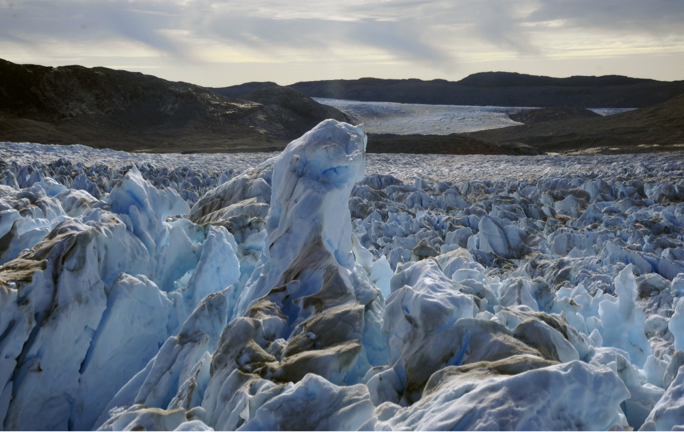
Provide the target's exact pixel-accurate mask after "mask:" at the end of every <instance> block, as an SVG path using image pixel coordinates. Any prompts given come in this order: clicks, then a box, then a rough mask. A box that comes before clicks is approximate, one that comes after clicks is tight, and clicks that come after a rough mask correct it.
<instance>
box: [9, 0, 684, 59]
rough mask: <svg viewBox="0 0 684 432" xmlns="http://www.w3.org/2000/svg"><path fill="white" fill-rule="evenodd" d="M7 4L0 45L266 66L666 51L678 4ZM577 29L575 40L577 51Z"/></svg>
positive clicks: (681, 6) (680, 17)
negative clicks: (607, 49) (642, 41)
mask: <svg viewBox="0 0 684 432" xmlns="http://www.w3.org/2000/svg"><path fill="white" fill-rule="evenodd" d="M13 2H14V3H13V8H11V9H10V8H9V5H10V3H9V2H8V1H7V0H0V22H1V24H0V48H2V47H3V46H9V44H14V45H13V46H17V44H18V45H21V46H24V47H27V48H30V49H31V50H34V51H36V50H37V51H40V47H45V46H49V50H51V52H53V51H54V50H55V49H56V50H57V51H60V50H63V51H65V52H66V51H69V52H82V55H81V58H82V57H87V56H88V55H93V52H94V51H95V52H96V51H97V50H98V49H100V51H101V52H99V53H97V54H98V56H99V58H102V57H106V55H107V54H111V55H115V53H112V52H109V51H107V50H106V49H105V48H104V47H106V46H111V44H115V43H119V42H120V43H122V44H123V43H125V44H128V45H126V47H127V48H125V49H124V50H128V49H129V48H128V47H129V46H130V44H133V45H135V46H138V47H140V50H142V51H141V52H143V51H144V52H145V53H147V54H144V55H151V56H160V57H164V58H167V59H171V60H172V59H177V60H180V59H183V60H186V61H195V62H202V61H207V59H206V58H205V57H202V56H201V55H199V54H198V53H200V52H202V50H203V49H204V48H205V47H206V46H208V45H211V46H223V47H226V48H229V49H231V50H234V51H235V50H242V51H244V52H252V53H259V57H260V58H263V57H269V58H270V59H272V61H275V62H287V61H290V60H291V59H293V58H296V59H297V61H304V62H311V63H317V62H321V61H350V59H352V60H353V59H355V58H356V59H359V60H358V61H362V60H360V59H367V60H363V61H378V62H384V63H388V62H390V63H403V64H414V65H415V64H419V65H421V66H422V67H425V68H430V69H433V70H436V71H442V72H445V71H447V72H448V71H451V70H453V69H454V68H457V67H458V66H459V64H462V63H463V62H464V61H468V58H473V57H476V56H477V55H480V56H484V57H487V58H496V57H497V56H498V57H500V58H502V57H506V58H511V57H517V58H531V57H535V58H543V57H544V56H545V55H547V54H548V53H550V52H563V49H565V48H567V47H570V48H572V47H579V48H577V49H578V50H579V51H580V54H581V51H582V50H585V49H586V50H594V51H600V50H598V49H597V48H600V47H601V46H602V44H605V43H607V42H606V41H607V40H608V39H611V38H612V40H613V42H614V41H615V40H620V38H626V37H628V38H631V39H638V38H651V39H653V38H660V39H667V40H668V41H669V42H668V43H669V44H670V45H671V47H670V49H674V50H677V49H679V48H677V47H681V51H684V30H683V29H684V2H681V1H678V0H649V1H648V2H644V1H642V0H601V1H600V2H597V1H593V0H591V1H590V0H552V1H551V0H549V1H545V0H519V1H515V2H513V1H505V0H427V1H418V0H385V1H368V0H347V1H343V2H341V1H339V0H319V1H313V0H302V1H298V2H292V1H290V0H251V1H249V2H236V1H230V0H225V1H210V0H165V1H162V0H110V1H107V2H103V1H96V0H63V1H60V2H54V1H51V0H27V1H23V0H13ZM578 33H581V34H583V35H584V36H585V37H583V43H584V45H582V46H580V45H578V43H577V41H576V40H577V35H578ZM587 41H589V42H587ZM108 44H109V45H108ZM86 45H87V46H86ZM590 45H591V46H590ZM649 46H651V47H653V49H657V46H655V45H654V44H653V43H651V44H650V45H649ZM672 46H674V47H675V48H672ZM79 50H80V51H79ZM145 50H147V51H145ZM45 51H46V49H43V52H45ZM369 53H370V54H369ZM119 54H120V53H119ZM124 54H125V53H124ZM485 54H486V55H485ZM140 55H143V54H140ZM247 57H249V56H245V58H247ZM252 57H254V56H252ZM368 59H370V60H368ZM373 59H375V60H373Z"/></svg>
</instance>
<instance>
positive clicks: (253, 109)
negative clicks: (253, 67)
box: [0, 60, 345, 151]
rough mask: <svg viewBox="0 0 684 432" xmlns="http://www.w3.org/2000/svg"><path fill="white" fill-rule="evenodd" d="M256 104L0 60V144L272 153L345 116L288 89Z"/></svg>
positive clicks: (122, 77) (142, 80)
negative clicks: (322, 122) (332, 120)
mask: <svg viewBox="0 0 684 432" xmlns="http://www.w3.org/2000/svg"><path fill="white" fill-rule="evenodd" d="M270 91H273V93H270ZM254 99H255V100H253V101H250V100H238V99H232V98H228V97H225V96H221V95H218V94H216V93H214V92H212V91H210V90H207V89H205V88H203V87H200V86H196V85H193V84H187V83H182V82H169V81H166V80H163V79H160V78H157V77H153V76H149V75H143V74H140V73H133V72H126V71H120V70H112V69H106V68H92V69H91V68H85V67H81V66H65V67H57V68H52V67H44V66H36V65H18V64H13V63H10V62H7V61H4V60H0V140H2V141H31V142H41V143H59V144H74V143H80V144H88V145H91V146H94V147H99V148H102V147H110V148H116V149H120V150H128V151H140V150H146V151H240V150H244V149H250V150H261V149H273V150H275V149H277V148H283V147H284V146H285V145H286V144H287V143H288V142H289V141H290V140H292V139H294V138H296V137H298V136H299V135H301V133H302V132H303V131H305V130H308V129H310V128H311V127H313V126H314V125H316V124H317V123H318V122H320V121H322V120H324V119H326V118H330V117H332V118H336V119H340V120H343V119H344V118H345V117H344V115H343V114H342V113H341V112H339V111H337V110H335V109H334V108H331V107H327V106H323V105H321V104H318V103H317V102H315V101H313V100H311V99H310V98H308V97H306V96H304V95H302V94H299V93H298V92H296V91H294V90H291V89H287V90H284V89H280V88H275V89H272V90H268V89H265V90H260V91H259V92H258V93H257V94H255V95H254ZM302 106H303V107H305V109H299V108H301V107H302ZM293 108H294V109H293Z"/></svg>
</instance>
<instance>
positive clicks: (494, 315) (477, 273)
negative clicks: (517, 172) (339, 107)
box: [0, 120, 684, 430]
mask: <svg viewBox="0 0 684 432" xmlns="http://www.w3.org/2000/svg"><path fill="white" fill-rule="evenodd" d="M366 143H367V137H366V134H365V131H364V128H363V126H352V125H349V124H345V123H339V122H337V121H334V120H327V121H324V122H322V123H320V124H319V125H318V126H316V127H315V128H314V129H312V130H311V131H309V132H308V133H306V134H305V135H304V136H302V137H301V138H299V139H297V140H295V141H293V142H292V143H290V144H289V145H288V146H287V148H286V149H285V150H284V151H283V152H282V153H281V154H279V155H278V156H277V157H275V158H274V159H272V160H269V161H267V162H264V163H263V164H261V165H259V166H258V167H256V168H254V169H253V170H251V171H249V172H246V173H244V174H242V175H240V176H238V177H235V178H233V179H232V180H229V181H226V182H224V183H223V184H220V185H218V186H217V187H216V188H214V189H210V190H208V191H207V192H206V193H205V194H204V196H202V197H198V199H197V200H196V203H195V204H194V206H193V207H192V208H190V207H189V206H188V205H187V204H186V201H184V200H183V199H182V198H181V196H180V195H179V194H178V193H177V192H175V191H173V190H172V189H169V188H167V189H163V190H159V189H157V188H156V187H154V186H153V185H152V184H151V183H149V182H148V181H146V180H144V179H143V178H142V176H141V174H140V172H139V171H138V170H137V169H136V168H135V167H133V168H131V169H130V170H129V171H128V172H127V173H126V174H125V175H124V176H123V178H121V179H120V181H119V182H118V183H117V184H116V185H115V186H114V187H113V188H112V189H111V191H109V192H108V194H106V195H105V196H103V197H97V198H96V197H94V196H92V195H90V194H89V193H87V192H75V190H74V189H66V188H62V187H59V185H57V184H54V183H53V182H52V181H50V180H48V178H44V179H41V180H40V181H39V182H35V183H34V184H33V185H32V186H30V187H28V188H23V189H17V188H15V187H13V186H1V187H0V199H3V200H4V201H3V203H6V204H3V205H6V206H7V207H8V209H7V210H3V211H2V212H0V229H2V232H0V234H2V235H3V238H4V236H9V237H7V239H8V244H10V245H14V246H13V247H15V248H16V249H17V250H20V251H21V252H19V255H18V256H16V257H13V259H9V260H8V261H6V262H4V263H3V265H2V267H0V389H1V393H0V418H1V419H2V426H3V428H4V429H40V430H43V429H79V430H83V429H100V430H132V429H146V430H174V429H175V430H210V429H216V430H238V429H240V430H277V429H307V430H356V429H362V430H394V429H412V430H415V429H419V430H425V429H430V430H442V429H451V430H453V429H470V430H482V429H488V430H491V429H519V430H530V429H550V430H583V429H597V430H598V429H601V430H605V429H608V428H610V427H618V426H622V427H628V426H631V427H635V428H639V427H642V426H643V427H644V428H645V429H658V430H660V429H670V428H672V427H673V426H674V425H677V424H682V423H684V410H682V409H681V406H680V403H679V401H678V399H679V395H680V393H681V392H682V390H681V388H682V385H683V384H682V379H683V378H682V376H683V375H684V374H679V373H678V372H679V367H680V366H684V353H680V354H676V355H674V356H667V357H664V359H663V358H662V357H656V356H655V355H654V352H653V350H652V348H651V345H650V343H649V340H648V339H647V337H646V333H648V332H649V331H650V332H653V331H656V330H654V329H655V328H656V327H655V326H660V327H663V324H662V323H661V322H660V321H657V320H655V321H654V320H650V321H649V320H647V319H646V316H645V314H644V311H643V310H642V308H641V307H640V306H639V304H638V303H637V298H638V296H639V288H638V284H637V279H636V278H635V273H636V274H639V268H638V266H639V265H641V264H640V262H639V261H638V260H634V261H635V264H633V265H626V266H624V265H623V266H621V267H620V271H619V272H618V273H617V276H616V277H615V278H614V279H613V280H612V281H611V284H612V285H613V286H614V292H615V293H616V295H610V294H606V293H604V292H603V291H600V290H599V291H597V292H594V293H593V295H592V294H590V293H589V292H588V291H587V290H586V289H585V288H584V286H582V285H581V284H580V285H577V286H576V287H573V289H569V288H567V287H565V288H562V289H560V290H556V289H554V288H553V287H551V286H550V285H549V284H548V283H545V282H544V281H543V280H542V279H541V278H534V277H529V274H526V273H525V272H531V271H532V270H530V269H529V268H528V267H526V268H522V269H519V270H518V271H516V272H513V273H512V274H510V275H508V277H506V278H502V277H500V275H496V274H494V273H492V272H490V271H488V270H487V268H485V266H483V265H482V264H481V263H482V262H484V261H485V260H486V259H489V258H488V257H491V256H496V257H499V258H500V259H506V260H515V259H519V258H520V257H521V256H523V255H525V254H526V253H528V252H529V250H528V249H527V248H528V246H526V245H525V244H524V241H528V237H526V234H525V233H523V232H522V230H521V229H519V228H518V227H515V226H513V225H510V224H509V225H504V224H502V223H501V221H500V219H497V218H494V217H488V216H483V217H480V218H474V217H473V218H470V219H468V220H467V222H468V223H471V227H472V229H477V231H478V233H477V234H475V235H473V230H472V229H471V228H462V229H460V230H458V231H451V232H453V234H449V235H448V239H449V241H450V243H453V244H449V245H446V246H448V247H442V248H441V250H440V251H439V252H437V251H436V249H434V248H433V247H432V246H431V245H429V244H427V242H422V243H418V242H416V243H417V244H413V245H411V246H410V247H411V248H412V249H413V250H411V251H410V254H405V255H406V257H403V256H402V257H401V259H399V257H398V254H394V255H391V254H390V256H379V257H378V256H377V254H373V253H371V252H370V251H369V250H368V249H367V248H366V247H364V246H363V243H367V242H366V240H365V239H364V238H360V237H362V235H355V234H354V232H353V226H352V212H353V211H354V208H355V205H357V206H360V205H361V204H359V203H362V201H360V200H357V201H354V200H353V199H352V204H350V196H352V195H356V196H367V197H368V198H373V197H375V196H380V193H379V192H377V189H375V188H371V187H370V186H368V185H371V186H376V183H377V184H378V185H377V187H378V188H385V189H392V190H394V191H395V192H396V193H397V194H404V195H402V196H404V197H405V198H406V200H407V201H410V202H411V203H414V204H415V205H416V206H418V207H420V206H423V205H424V206H426V207H427V206H429V205H444V206H447V207H454V206H456V207H459V206H460V207H463V206H464V205H467V203H466V202H465V200H464V199H463V198H462V197H461V196H460V194H459V192H457V191H456V190H455V189H453V188H447V187H445V188H444V191H445V192H444V196H443V197H441V198H440V200H441V201H440V200H437V201H436V202H431V201H432V198H430V197H429V196H428V195H427V194H425V193H424V192H423V193H419V192H416V191H415V190H413V189H415V188H413V189H410V188H408V187H404V186H402V185H398V184H394V183H393V181H392V179H384V178H381V177H365V176H364V171H365V162H366V154H365V147H366ZM416 184H417V185H418V186H419V187H423V186H421V184H420V182H417V183H416ZM477 187H478V185H476V184H473V185H472V186H469V188H471V189H472V190H473V191H475V192H477ZM475 192H473V193H475ZM28 194H30V195H28ZM24 198H26V199H27V200H29V201H31V202H32V203H34V204H32V205H33V206H34V207H35V208H36V210H33V212H32V213H31V214H30V215H29V214H25V213H26V212H24V214H23V215H22V214H20V213H19V212H18V211H16V210H14V211H12V210H13V209H14V208H15V207H17V206H18V205H20V203H25V202H26V200H24V201H22V200H23V199H24ZM354 203H356V204H354ZM566 204H567V205H570V204H572V203H570V204H568V203H566ZM22 205H23V204H22ZM364 205H365V204H364ZM12 206H14V207H12ZM10 207H12V209H10ZM558 207H559V209H558V210H559V211H561V210H562V209H563V207H562V206H561V205H559V206H558ZM350 208H351V210H350ZM573 208H574V207H573ZM395 210H397V211H396V214H398V213H399V212H400V211H399V209H395ZM497 211H499V212H500V213H499V214H500V215H501V214H503V212H505V211H508V210H503V209H501V210H497ZM511 211H512V210H511ZM549 211H550V210H549ZM414 216H415V219H414V220H413V221H412V222H410V223H409V221H403V222H402V224H401V225H400V224H398V223H396V224H394V225H392V226H391V227H385V228H382V223H383V218H382V217H381V216H380V215H379V214H378V213H376V214H375V215H371V216H370V217H369V219H370V223H369V224H368V227H369V229H368V231H366V232H365V233H361V232H358V233H357V234H365V235H368V233H370V232H373V231H375V230H377V231H380V230H381V229H395V230H396V231H397V232H399V231H402V232H411V231H415V232H417V231H420V223H419V222H418V219H421V218H422V219H421V220H423V221H427V222H429V223H430V224H432V226H435V227H436V226H438V225H439V223H440V222H439V221H437V220H434V219H431V218H433V216H431V215H430V214H428V213H427V212H422V211H416V213H415V214H414ZM471 216H472V215H471ZM397 217H398V216H397ZM466 219H467V218H466ZM387 222H388V225H389V221H387ZM427 222H426V223H427ZM559 232H560V231H559ZM398 241H406V240H402V239H401V238H400V239H399V240H398ZM572 241H574V242H580V240H578V239H575V240H572V239H564V240H563V242H565V243H563V242H560V241H558V242H556V243H554V248H556V249H558V250H559V251H560V250H564V249H565V246H567V245H566V243H567V242H572ZM561 243H562V244H561ZM408 244H409V243H408V241H407V243H406V245H408ZM478 254H480V255H478ZM3 257H4V256H3ZM483 257H484V258H483ZM607 264H610V263H607ZM539 271H541V270H539ZM654 283H656V282H654ZM683 310H684V303H681V302H680V303H679V304H678V305H677V308H676V311H675V315H674V316H673V317H672V318H671V319H670V320H669V321H668V322H669V328H670V330H671V331H672V333H673V334H674V338H675V340H674V344H675V347H679V346H680V345H681V343H682V340H684V335H683V334H682V328H684V325H682V323H681V321H682V318H681V316H682V311H683ZM656 321H657V322H656ZM660 327H658V329H659V328H660ZM659 331H660V330H659Z"/></svg>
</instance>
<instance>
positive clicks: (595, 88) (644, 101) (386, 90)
mask: <svg viewBox="0 0 684 432" xmlns="http://www.w3.org/2000/svg"><path fill="white" fill-rule="evenodd" d="M290 87H292V88H294V89H295V90H298V91H300V92H302V93H304V94H305V95H307V96H311V97H322V98H332V99H348V100H358V101H375V102H400V103H422V104H447V105H480V106H484V105H493V106H525V107H553V106H570V107H582V108H641V107H645V106H649V105H654V104H658V103H661V102H664V101H666V100H668V99H671V98H673V97H675V96H677V95H680V94H684V81H675V82H662V81H654V80H646V79H636V78H629V77H623V76H602V77H593V76H577V77H570V78H551V77H544V76H533V75H524V74H518V73H509V72H486V73H478V74H474V75H470V76H468V77H466V78H464V79H463V80H461V81H458V82H453V81H445V80H432V81H422V80H418V79H406V80H385V79H376V78H362V79H359V80H330V81H310V82H300V83H296V84H293V85H291V86H290Z"/></svg>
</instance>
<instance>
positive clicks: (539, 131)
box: [468, 95, 684, 153]
mask: <svg viewBox="0 0 684 432" xmlns="http://www.w3.org/2000/svg"><path fill="white" fill-rule="evenodd" d="M468 136H470V137H472V138H476V139H478V140H482V141H487V142H490V143H498V144H501V143H507V142H519V143H525V144H527V145H531V146H534V147H536V148H539V149H541V150H542V151H545V152H601V153H606V152H627V153H633V152H654V151H670V150H682V148H683V147H684V95H682V96H678V97H676V98H674V99H671V100H669V101H667V102H664V103H661V104H658V105H655V106H652V107H647V108H641V109H638V110H634V111H628V112H624V113H622V114H615V115H610V116H605V117H597V118H586V119H571V120H564V121H547V122H541V123H539V122H538V123H534V122H532V123H529V124H524V125H521V126H512V127H507V128H502V129H492V130H487V131H480V132H473V133H470V134H468Z"/></svg>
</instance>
